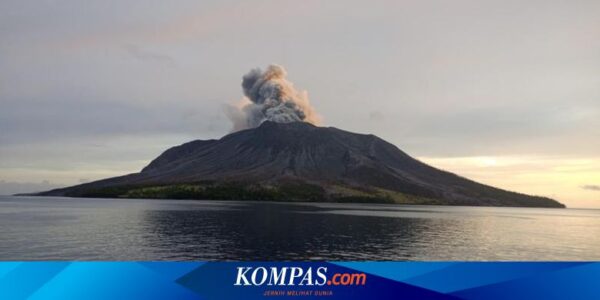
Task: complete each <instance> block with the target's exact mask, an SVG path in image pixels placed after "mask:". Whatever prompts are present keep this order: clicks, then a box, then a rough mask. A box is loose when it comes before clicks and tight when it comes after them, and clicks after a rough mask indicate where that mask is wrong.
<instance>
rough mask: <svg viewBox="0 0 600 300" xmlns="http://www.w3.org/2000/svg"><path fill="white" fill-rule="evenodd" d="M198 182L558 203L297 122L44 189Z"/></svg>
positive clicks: (413, 198) (436, 200)
mask: <svg viewBox="0 0 600 300" xmlns="http://www.w3.org/2000/svg"><path fill="white" fill-rule="evenodd" d="M200 183H203V184H207V183H210V184H213V185H214V184H218V183H236V184H240V185H243V186H255V187H256V186H262V187H269V188H277V187H278V186H279V185H285V184H289V183H296V184H297V183H302V184H306V185H307V186H318V187H319V188H320V189H322V190H323V191H324V196H323V198H324V199H323V200H324V201H325V200H328V201H335V199H336V198H335V196H343V197H338V198H339V199H341V198H347V199H358V198H361V199H363V200H365V199H366V200H367V201H368V199H369V198H370V197H371V196H373V197H374V199H375V198H382V197H383V198H386V199H388V200H391V202H396V203H422V204H447V205H491V206H533V207H563V205H562V204H560V203H558V202H556V201H554V200H552V199H549V198H544V197H535V196H528V195H524V194H519V193H514V192H509V191H504V190H501V189H497V188H494V187H491V186H487V185H483V184H479V183H476V182H474V181H471V180H468V179H466V178H463V177H460V176H457V175H455V174H452V173H449V172H445V171H442V170H439V169H436V168H433V167H430V166H428V165H426V164H424V163H421V162H420V161H418V160H416V159H413V158H412V157H410V156H408V155H407V154H405V153H404V152H402V151H401V150H400V149H398V148H397V147H395V146H394V145H392V144H390V143H388V142H386V141H384V140H382V139H380V138H378V137H376V136H374V135H364V134H356V133H351V132H347V131H343V130H340V129H337V128H333V127H327V128H326V127H316V126H313V125H311V124H308V123H301V122H296V123H273V122H264V123H263V124H262V125H261V126H259V127H257V128H254V129H248V130H243V131H239V132H236V133H232V134H229V135H227V136H225V137H223V138H221V139H219V140H206V141H200V140H198V141H192V142H189V143H186V144H183V145H180V146H176V147H173V148H171V149H169V150H167V151H165V152H164V153H163V154H161V155H160V156H159V157H158V158H156V159H155V160H153V161H152V162H151V163H150V164H149V165H148V166H147V167H145V168H144V169H143V170H142V171H141V172H140V173H135V174H130V175H126V176H122V177H116V178H110V179H106V180H101V181H96V182H92V183H87V184H83V185H79V186H74V187H70V188H65V189H58V190H53V191H49V192H45V193H42V194H43V195H68V196H86V195H87V194H89V191H98V190H102V189H106V188H118V187H143V186H145V187H147V186H168V185H175V184H200ZM124 190H126V189H124ZM330 196H331V197H330ZM225 198H227V197H225ZM257 200H261V199H257ZM298 200H302V199H298ZM313 200H315V199H313ZM317 200H318V199H317Z"/></svg>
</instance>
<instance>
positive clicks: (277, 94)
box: [227, 65, 320, 131]
mask: <svg viewBox="0 0 600 300" xmlns="http://www.w3.org/2000/svg"><path fill="white" fill-rule="evenodd" d="M286 75H287V73H286V71H285V69H284V68H283V67H282V66H279V65H270V66H268V67H267V69H266V70H264V71H263V70H261V69H259V68H256V69H253V70H251V71H250V72H248V74H246V75H244V77H243V79H242V89H243V90H244V95H245V96H246V97H244V99H243V100H242V103H240V104H238V105H236V106H228V107H227V115H228V117H229V118H230V119H231V121H232V122H233V131H238V130H242V129H246V128H254V127H257V126H258V125H260V124H261V123H262V122H264V121H267V120H268V121H273V122H278V123H289V122H308V123H313V124H318V123H319V119H320V118H319V116H318V115H317V113H316V112H315V110H314V108H313V107H312V106H311V105H310V102H309V101H308V95H307V93H306V91H297V90H296V89H295V88H294V85H293V84H292V83H291V82H289V81H288V80H287V79H286Z"/></svg>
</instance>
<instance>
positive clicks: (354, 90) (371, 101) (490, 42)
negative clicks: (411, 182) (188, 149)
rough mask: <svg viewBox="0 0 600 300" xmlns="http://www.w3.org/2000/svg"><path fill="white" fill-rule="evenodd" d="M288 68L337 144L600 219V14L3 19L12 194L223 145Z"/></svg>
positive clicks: (1, 153) (224, 6) (3, 127)
mask: <svg viewBox="0 0 600 300" xmlns="http://www.w3.org/2000/svg"><path fill="white" fill-rule="evenodd" d="M272 63H276V64H280V65H282V66H284V67H285V69H286V70H287V72H288V79H289V80H290V81H291V82H293V84H294V86H295V87H296V88H297V89H300V90H306V91H307V93H308V97H309V99H310V102H311V104H312V105H313V106H314V108H315V109H316V111H317V112H318V114H319V115H320V116H321V117H322V124H321V125H322V126H334V127H338V128H342V129H345V130H349V131H354V132H361V133H373V134H375V135H378V136H379V137H381V138H384V139H386V140H388V141H389V142H391V143H393V144H395V145H396V146H398V147H399V148H401V149H402V150H404V151H405V152H407V153H409V154H410V155H412V156H414V157H417V158H418V159H421V160H422V161H424V162H427V163H430V164H432V165H434V166H436V167H439V168H442V169H446V170H448V171H451V172H454V173H457V174H460V175H463V176H466V177H469V178H471V179H474V180H477V181H480V182H483V183H486V184H491V185H495V186H498V187H501V188H504V189H508V190H512V191H518V192H522V193H528V194H535V195H542V196H548V197H552V198H555V199H557V200H559V201H561V202H563V203H565V204H566V205H567V206H569V207H582V208H600V1H596V0H590V1H582V0H569V1H554V0H544V1H537V0H532V1H513V0H502V1H500V0H491V1H480V0H477V1H463V0H456V1H431V0H420V1H377V0H375V1H354V0H344V1H336V0H328V1H313V0H305V1H287V0H273V1H261V0H258V1H228V0H220V1H184V0H172V1H148V0H144V1H141V0H140V1H138V0H128V1H112V0H88V1H77V0H54V1H52V0H47V1H33V0H32V1H22V0H3V1H1V2H0V194H10V193H16V192H25V191H33V190H45V189H48V188H51V187H57V186H66V185H72V184H78V183H81V182H88V181H91V180H97V179H101V178H105V177H110V176H116V175H121V174H125V173H132V172H137V171H139V170H140V169H141V168H142V167H144V166H145V165H146V164H147V163H148V162H149V161H150V160H151V159H153V158H154V157H156V156H157V155H159V154H160V153H161V152H162V151H164V150H166V149H167V148H169V147H171V146H174V145H178V144H181V143H184V142H187V141H189V140H193V139H209V138H219V137H221V136H223V135H225V134H227V133H228V132H230V130H231V128H232V124H231V122H230V121H229V119H228V118H227V117H226V116H225V107H226V105H227V104H231V103H236V102H238V101H240V100H241V99H242V97H243V93H242V89H241V86H240V84H241V80H242V76H243V75H244V74H246V73H247V72H248V71H249V70H251V69H252V68H256V67H261V68H265V67H266V66H268V65H269V64H272Z"/></svg>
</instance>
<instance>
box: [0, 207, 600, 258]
mask: <svg viewBox="0 0 600 300" xmlns="http://www.w3.org/2000/svg"><path fill="white" fill-rule="evenodd" d="M0 260H600V211H595V210H573V209H561V210H558V209H554V210H553V209H522V208H470V207H431V206H429V207H427V206H394V205H364V204H324V203H319V204H314V203H313V204H306V203H305V204H289V203H287V204H286V203H264V202H220V201H175V200H125V199H74V198H35V197H30V198H15V197H0Z"/></svg>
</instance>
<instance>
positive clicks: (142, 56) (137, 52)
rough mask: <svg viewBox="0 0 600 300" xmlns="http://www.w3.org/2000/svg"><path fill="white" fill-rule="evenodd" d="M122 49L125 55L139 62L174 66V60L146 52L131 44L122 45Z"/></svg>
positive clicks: (159, 54) (163, 55) (166, 56)
mask: <svg viewBox="0 0 600 300" xmlns="http://www.w3.org/2000/svg"><path fill="white" fill-rule="evenodd" d="M123 48H125V50H126V51H127V53H129V54H130V55H131V56H132V57H134V58H137V59H139V60H141V61H155V62H160V63H166V64H170V65H175V60H174V59H173V58H172V57H170V56H168V55H165V54H161V53H156V52H152V51H148V50H146V49H142V48H141V47H139V46H137V45H133V44H127V45H124V46H123Z"/></svg>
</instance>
